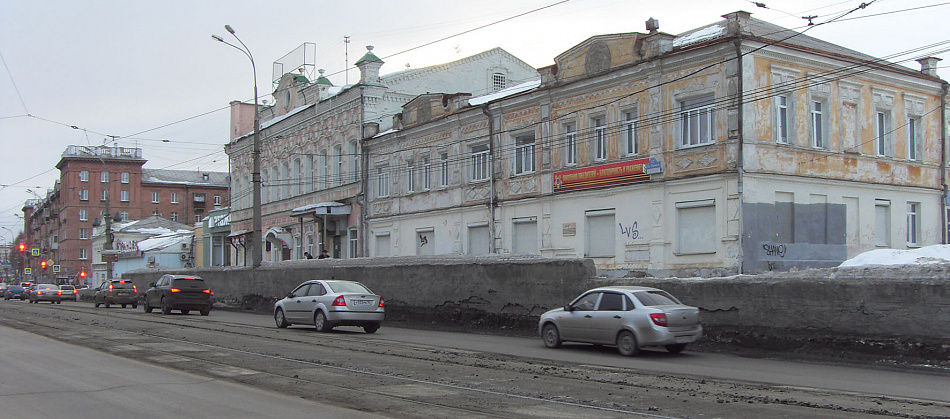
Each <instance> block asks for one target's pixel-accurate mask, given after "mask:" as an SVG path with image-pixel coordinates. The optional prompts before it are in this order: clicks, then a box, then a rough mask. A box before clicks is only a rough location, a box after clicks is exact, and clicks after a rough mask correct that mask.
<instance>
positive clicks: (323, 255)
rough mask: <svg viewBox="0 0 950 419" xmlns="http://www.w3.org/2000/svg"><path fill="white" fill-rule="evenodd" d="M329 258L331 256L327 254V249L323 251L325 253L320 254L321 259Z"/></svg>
mask: <svg viewBox="0 0 950 419" xmlns="http://www.w3.org/2000/svg"><path fill="white" fill-rule="evenodd" d="M328 257H330V254H329V253H327V249H323V251H322V252H320V259H326V258H328Z"/></svg>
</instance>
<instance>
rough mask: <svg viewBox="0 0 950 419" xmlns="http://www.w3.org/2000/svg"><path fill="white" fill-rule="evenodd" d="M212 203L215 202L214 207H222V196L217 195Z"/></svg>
mask: <svg viewBox="0 0 950 419" xmlns="http://www.w3.org/2000/svg"><path fill="white" fill-rule="evenodd" d="M212 202H214V205H215V206H220V205H221V195H215V196H214V201H212Z"/></svg>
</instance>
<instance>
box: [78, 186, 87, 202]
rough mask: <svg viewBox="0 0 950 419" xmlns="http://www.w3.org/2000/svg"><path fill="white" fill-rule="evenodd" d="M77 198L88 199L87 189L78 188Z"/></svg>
mask: <svg viewBox="0 0 950 419" xmlns="http://www.w3.org/2000/svg"><path fill="white" fill-rule="evenodd" d="M79 200H80V201H88V200H89V189H81V190H79Z"/></svg>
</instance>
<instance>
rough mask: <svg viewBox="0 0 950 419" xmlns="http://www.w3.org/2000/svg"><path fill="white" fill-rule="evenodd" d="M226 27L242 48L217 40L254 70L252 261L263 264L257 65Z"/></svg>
mask: <svg viewBox="0 0 950 419" xmlns="http://www.w3.org/2000/svg"><path fill="white" fill-rule="evenodd" d="M224 29H225V30H227V31H228V32H229V33H230V34H231V35H232V36H234V39H237V41H238V42H240V43H241V47H244V48H241V47H239V46H237V45H234V44H232V43H229V42H227V41H225V40H224V38H221V37H220V36H217V35H211V38H213V39H214V40H215V41H218V42H221V43H223V44H225V45H229V46H231V47H232V48H234V49H236V50H238V51H241V52H243V53H244V55H246V56H247V58H248V59H250V60H251V69H252V70H253V71H254V148H253V149H252V151H251V158H252V159H253V161H254V163H253V165H254V166H253V172H251V184H252V192H251V200H252V201H253V202H251V211H252V212H251V218H252V221H251V222H252V224H253V227H252V231H251V263H252V264H253V266H254V267H255V268H256V267H259V266H261V256H262V253H261V112H260V108H259V107H258V105H257V66H256V65H255V64H254V56H252V55H251V50H250V49H249V48H248V47H247V45H245V44H244V41H242V40H241V38H238V36H237V34H235V33H234V29H232V28H231V25H224Z"/></svg>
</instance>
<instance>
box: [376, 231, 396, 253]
mask: <svg viewBox="0 0 950 419" xmlns="http://www.w3.org/2000/svg"><path fill="white" fill-rule="evenodd" d="M391 249H392V245H391V242H390V239H389V234H384V235H381V236H376V256H382V257H386V256H389V255H391V254H392V250H391Z"/></svg>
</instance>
